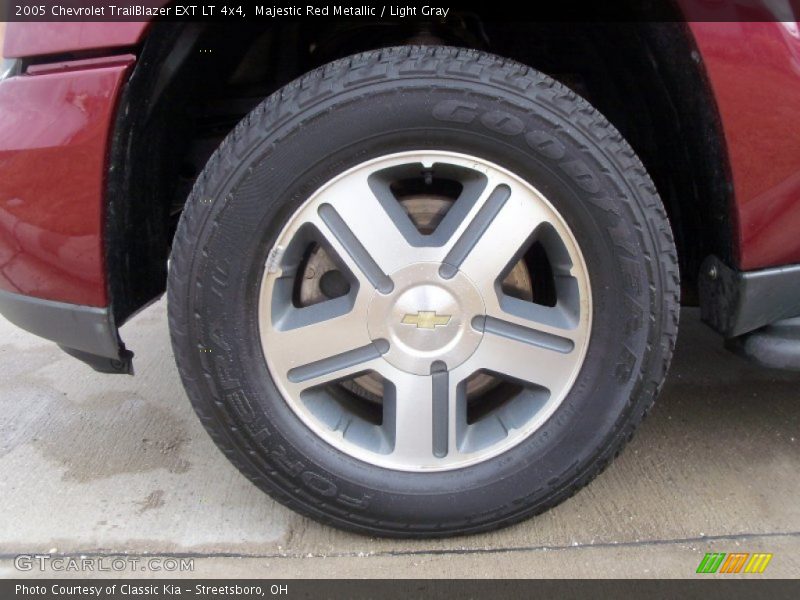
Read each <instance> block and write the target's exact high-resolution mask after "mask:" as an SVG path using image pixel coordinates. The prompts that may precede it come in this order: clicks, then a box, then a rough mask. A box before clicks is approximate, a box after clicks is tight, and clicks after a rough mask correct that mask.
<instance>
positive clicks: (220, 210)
mask: <svg viewBox="0 0 800 600" xmlns="http://www.w3.org/2000/svg"><path fill="white" fill-rule="evenodd" d="M679 4H680V6H682V7H683V8H684V9H685V10H687V11H689V9H694V8H696V7H698V6H699V7H700V9H702V8H703V7H705V8H706V9H707V10H708V11H711V12H708V13H706V14H702V13H701V14H700V15H699V17H698V18H696V19H694V20H692V19H690V18H688V17H691V16H692V15H691V14H689V15H688V17H685V18H683V19H675V20H674V21H673V22H662V23H617V24H610V23H609V24H603V23H593V24H578V23H562V24H541V23H524V22H505V23H501V22H497V21H495V20H491V19H484V18H482V15H481V14H478V13H475V12H470V13H465V12H461V13H458V12H455V11H453V12H451V14H450V15H449V16H448V17H447V18H446V19H441V18H431V19H429V20H427V21H426V20H414V21H407V20H403V19H396V20H393V21H391V22H381V21H379V20H377V19H363V20H360V21H331V20H325V21H316V20H314V19H308V20H305V21H304V20H280V19H260V20H238V21H234V24H226V23H225V22H208V23H204V22H186V23H178V22H171V21H166V20H165V21H158V22H150V23H145V22H117V23H108V22H105V23H102V22H92V23H89V22H86V23H77V22H62V23H45V22H27V23H21V22H17V23H12V24H8V25H7V26H6V27H5V32H4V44H3V62H2V68H1V69H0V80H1V82H0V312H1V313H2V314H3V315H4V316H5V317H6V318H7V319H8V320H10V321H12V322H13V323H16V324H17V325H18V326H20V327H22V328H24V329H27V330H28V331H31V332H33V333H35V334H37V335H39V336H42V337H45V338H48V339H50V340H53V341H54V342H56V343H57V344H58V345H59V346H61V348H63V350H64V351H65V352H67V353H69V354H71V355H72V356H74V357H76V358H77V359H79V360H82V361H84V362H85V363H88V364H89V365H91V367H93V368H94V369H96V370H98V371H101V372H104V373H132V372H133V367H132V360H133V354H132V353H131V352H130V351H129V350H127V349H126V348H125V344H124V343H123V340H122V338H121V337H120V333H119V328H120V326H121V325H122V324H123V323H125V322H126V321H127V320H128V319H130V318H131V316H132V315H134V314H135V313H136V312H137V311H138V310H140V309H141V308H142V307H144V306H146V305H147V304H148V303H150V302H152V301H153V300H154V299H156V298H158V297H159V296H161V294H163V293H164V292H165V290H166V294H167V298H168V308H169V329H170V332H171V335H172V344H173V348H174V353H175V358H176V361H177V366H178V370H179V371H180V375H181V377H182V379H183V383H184V385H185V387H186V392H187V394H188V396H189V398H190V399H191V401H192V403H193V404H194V408H195V410H196V411H197V413H198V414H199V416H200V418H201V420H202V422H203V424H204V425H205V427H206V428H207V429H208V431H209V432H210V434H211V435H212V437H213V438H214V440H215V442H216V443H217V444H218V445H219V447H220V448H221V449H222V450H223V452H225V454H226V455H227V456H228V458H229V459H230V460H231V461H232V462H233V463H234V464H235V465H236V466H237V467H238V468H239V469H240V470H241V471H242V472H243V473H244V474H245V475H246V476H247V477H248V478H250V479H251V480H252V481H253V482H255V483H256V485H258V486H259V487H260V488H262V489H263V490H264V491H266V492H267V493H269V494H270V495H272V496H273V497H274V498H275V499H277V500H278V501H280V502H282V503H284V504H286V505H287V506H289V507H291V508H293V509H295V510H297V511H299V512H301V513H303V514H305V515H308V516H311V517H313V518H315V519H318V520H320V521H323V522H325V523H329V524H332V525H336V526H339V527H344V528H349V529H352V530H356V531H360V532H363V533H367V534H371V535H389V536H409V537H423V536H437V535H449V534H460V533H469V532H476V531H484V530H488V529H492V528H495V527H499V526H502V525H506V524H510V523H514V522H516V521H519V520H521V519H524V518H526V517H528V516H530V515H532V514H535V513H539V512H542V511H543V510H546V509H547V508H549V507H552V506H554V505H555V504H557V503H559V502H561V501H563V500H564V499H565V498H567V497H569V496H570V495H572V494H574V493H575V492H576V490H578V489H580V488H581V487H582V486H584V485H586V484H587V483H588V482H589V481H591V480H592V478H593V477H595V476H596V475H597V474H598V473H599V472H600V471H602V469H603V468H604V467H605V466H606V465H607V464H608V463H609V461H611V460H612V459H613V458H614V457H615V456H616V455H617V454H618V453H619V452H620V450H621V449H622V447H623V446H624V444H625V442H626V441H627V440H628V439H630V437H631V435H632V433H633V431H634V429H635V428H636V427H637V425H638V424H639V423H640V422H641V421H642V419H643V418H644V417H645V415H646V414H647V412H648V410H649V409H650V407H651V406H652V404H653V400H654V399H655V397H656V396H657V394H658V392H659V389H660V387H661V385H662V383H663V381H664V377H665V375H666V372H667V368H668V366H669V362H670V355H671V354H672V350H673V348H674V345H675V339H676V336H677V333H678V311H679V306H680V305H681V303H683V304H688V305H697V304H699V306H700V310H701V315H702V318H703V319H704V321H705V322H706V323H708V325H709V326H711V327H712V328H714V329H715V330H716V331H718V332H719V334H720V335H721V336H722V338H724V339H725V341H726V344H727V345H728V347H730V348H731V349H734V350H736V351H737V352H739V353H741V354H743V355H745V356H747V357H749V358H751V359H753V360H755V361H757V362H758V363H760V364H762V365H764V366H766V367H781V368H795V369H800V318H798V315H800V25H799V24H798V23H797V22H796V21H797V19H796V16H795V13H793V12H792V11H791V6H792V5H791V3H790V2H785V3H783V2H781V1H770V2H766V1H764V2H763V3H762V2H760V1H759V0H755V1H754V2H750V3H749V4H750V8H749V9H748V10H749V12H747V14H746V15H745V16H746V17H747V18H748V20H747V21H743V20H737V13H736V12H735V10H736V7H735V5H734V3H732V2H712V3H691V2H689V1H688V0H686V1H683V2H680V3H679ZM689 5H691V6H689ZM687 6H688V7H689V8H687ZM713 11H718V12H713ZM719 11H722V12H721V13H720V12H719ZM725 11H728V12H725ZM781 11H782V12H781ZM717 17H719V18H717ZM714 21H715V22H714ZM165 326H166V324H165Z"/></svg>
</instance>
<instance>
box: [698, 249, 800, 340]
mask: <svg viewBox="0 0 800 600" xmlns="http://www.w3.org/2000/svg"><path fill="white" fill-rule="evenodd" d="M699 283H700V286H699V291H700V317H701V318H702V320H703V321H704V322H705V323H707V324H708V325H710V326H711V327H712V328H713V329H715V330H716V331H718V332H719V333H721V334H722V335H723V336H725V337H726V338H732V337H736V336H739V335H742V334H745V333H748V332H750V331H754V330H756V329H759V328H761V327H764V326H766V325H770V324H772V323H776V322H778V321H782V320H784V319H790V318H792V317H797V316H800V265H788V266H784V267H775V268H771V269H760V270H758V271H737V270H735V269H732V268H731V267H729V266H728V265H726V264H725V263H723V262H722V261H721V260H720V259H719V258H717V257H716V256H709V257H708V258H706V259H705V260H704V261H703V264H702V266H701V268H700V277H699Z"/></svg>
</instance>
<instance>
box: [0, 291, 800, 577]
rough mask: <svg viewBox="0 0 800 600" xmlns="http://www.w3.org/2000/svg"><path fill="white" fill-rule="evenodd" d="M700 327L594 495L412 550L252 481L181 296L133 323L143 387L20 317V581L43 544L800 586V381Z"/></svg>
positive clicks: (0, 381) (11, 529)
mask: <svg viewBox="0 0 800 600" xmlns="http://www.w3.org/2000/svg"><path fill="white" fill-rule="evenodd" d="M681 329H682V330H681V336H680V340H679V344H678V351H677V355H676V357H675V361H674V363H673V368H672V371H671V374H670V378H669V382H668V384H667V386H666V389H665V391H664V393H663V394H662V396H661V398H660V400H659V402H658V404H657V406H656V408H655V409H654V411H653V413H652V415H651V417H650V418H649V419H648V420H647V422H646V423H645V424H644V425H643V426H642V428H641V430H640V431H639V432H638V434H637V436H636V438H635V439H634V441H633V442H632V443H631V444H630V445H629V446H628V448H627V449H626V450H625V452H624V453H623V455H622V456H621V457H620V458H619V460H617V461H616V462H615V463H614V464H613V465H612V466H611V467H610V468H609V469H608V470H607V471H606V472H605V473H603V474H602V475H601V476H600V477H599V478H598V479H597V480H596V481H595V482H594V483H592V484H591V485H590V486H589V487H588V488H586V489H585V490H583V491H582V492H580V493H579V494H577V495H576V496H575V497H574V498H572V499H571V500H569V501H567V502H565V503H564V504H562V505H561V506H559V507H557V508H556V509H554V510H552V511H550V512H549V513H547V514H545V515H542V516H540V517H537V518H534V519H532V520H529V521H527V522H525V523H522V524H520V525H517V526H515V527H512V528H510V529H506V530H503V531H500V532H496V533H491V534H485V535H479V536H472V537H466V538H454V539H448V540H439V541H432V542H411V541H393V540H380V539H369V538H365V537H360V536H357V535H352V534H346V533H342V532H340V531H337V530H334V529H330V528H328V527H324V526H321V525H318V524H316V523H314V522H312V521H309V520H308V519H305V518H303V517H300V516H298V515H296V514H294V513H292V512H291V511H289V510H287V509H285V508H283V507H282V506H280V505H278V504H276V503H275V502H273V501H272V500H270V499H269V498H268V497H266V496H264V495H263V494H262V493H261V492H259V491H258V490H257V489H256V488H255V487H253V486H252V485H251V484H250V483H249V482H248V481H247V480H245V478H244V477H242V476H241V475H239V473H238V471H236V469H235V468H233V467H232V466H231V465H229V464H228V462H227V461H226V460H225V459H224V458H223V456H222V454H221V453H220V452H218V451H217V449H216V447H215V446H214V445H213V443H212V442H211V441H210V439H209V438H208V437H207V436H206V434H205V432H204V431H203V429H202V428H201V426H200V424H199V422H198V421H197V419H196V418H195V416H194V414H193V412H192V410H191V408H190V406H189V403H188V401H187V399H186V397H185V395H184V392H183V390H182V388H181V385H180V382H179V379H178V375H177V372H176V370H175V367H174V365H173V360H172V353H171V351H170V345H169V339H168V334H167V328H166V316H165V303H164V302H163V301H161V302H159V303H157V304H155V305H154V306H152V307H150V308H148V309H147V310H146V311H144V312H143V313H142V314H140V315H138V316H137V317H136V318H135V319H134V320H133V321H132V322H131V323H130V324H128V325H126V326H125V327H124V328H123V337H124V338H125V340H126V342H127V344H128V347H130V348H131V349H132V350H134V352H136V362H135V364H136V370H137V375H136V376H135V377H127V376H108V375H100V374H97V373H94V372H93V371H91V370H90V369H89V368H88V367H86V366H84V365H82V364H80V363H78V362H76V361H74V360H73V359H71V358H69V357H67V356H66V355H64V354H62V353H61V352H60V351H59V350H58V349H57V348H56V347H55V346H54V345H53V344H51V343H48V342H45V341H43V340H40V339H38V338H36V337H33V336H31V335H29V334H27V333H24V332H22V331H20V330H17V329H16V328H14V327H13V326H11V325H10V324H9V323H7V322H6V321H4V320H2V319H0V508H1V509H2V518H0V577H10V576H36V575H41V573H38V572H36V571H31V572H27V573H21V572H18V571H16V570H15V569H14V567H13V558H14V556H16V555H17V554H19V553H43V552H44V553H47V552H50V553H52V554H65V555H71V556H79V555H86V556H90V557H91V556H94V557H106V556H110V555H116V554H126V555H129V556H134V557H136V556H149V555H172V556H176V555H181V556H189V557H191V558H193V559H194V572H193V573H191V575H194V576H198V577H223V576H230V577H236V576H242V577H244V576H258V577H337V576H345V577H375V576H378V577H569V576H571V577H694V576H695V574H694V571H695V569H696V567H697V565H698V563H699V561H700V559H701V558H702V557H703V554H704V553H705V552H710V551H714V552H771V553H773V554H774V558H773V559H772V562H771V563H770V565H769V567H768V568H767V570H766V572H765V573H764V576H772V577H797V576H800V502H798V498H800V385H798V384H799V383H800V376H798V375H797V374H794V375H793V374H786V373H780V372H772V371H766V370H760V369H758V368H756V367H754V366H751V365H749V364H748V363H746V362H744V361H743V360H741V359H739V358H737V357H735V356H733V355H730V354H728V353H727V352H725V351H724V350H723V349H722V347H721V343H720V340H719V339H718V338H717V337H715V336H714V335H713V334H712V333H711V332H710V331H708V330H707V329H706V328H705V327H704V326H702V325H700V324H699V322H698V319H697V313H696V312H695V311H684V314H683V322H682V327H681ZM45 574H46V575H51V576H52V575H54V573H45ZM121 574H123V575H124V574H130V573H128V572H123V573H121ZM137 574H139V575H144V576H147V575H152V576H158V575H163V573H152V572H147V573H137ZM55 575H59V576H60V575H80V574H79V573H63V574H61V573H57V574H55ZM105 575H106V576H108V575H109V573H106V574H105ZM706 577H727V576H722V575H716V576H706ZM748 577H753V576H752V575H750V576H748Z"/></svg>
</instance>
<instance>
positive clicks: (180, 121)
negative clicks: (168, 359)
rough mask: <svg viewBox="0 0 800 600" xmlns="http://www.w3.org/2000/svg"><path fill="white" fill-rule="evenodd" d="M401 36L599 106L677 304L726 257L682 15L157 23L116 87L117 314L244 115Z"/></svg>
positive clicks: (717, 144)
mask: <svg viewBox="0 0 800 600" xmlns="http://www.w3.org/2000/svg"><path fill="white" fill-rule="evenodd" d="M400 44H447V45H456V46H462V47H472V48H476V49H481V50H486V51H489V52H493V53H495V54H498V55H500V56H503V57H507V58H511V59H515V60H518V61H519V62H522V63H523V64H527V65H529V66H532V67H534V68H536V69H538V70H540V71H543V72H545V73H547V74H549V75H551V76H552V77H554V78H555V79H557V80H560V81H562V82H563V83H565V84H566V85H568V86H569V87H571V88H572V89H574V90H575V91H576V92H578V93H579V94H581V95H583V96H584V97H585V98H586V99H587V100H589V102H591V103H592V104H593V105H594V106H595V107H597V108H598V109H599V110H600V111H601V112H603V113H604V114H605V115H606V117H607V118H608V119H609V120H610V121H611V122H612V123H613V124H614V125H615V126H616V127H617V128H618V129H619V130H620V132H621V133H622V134H623V135H624V136H625V137H626V139H627V140H628V141H629V142H630V144H631V145H632V146H633V148H634V150H635V151H636V152H637V154H638V155H639V156H640V158H641V159H642V161H643V162H644V164H645V166H646V168H647V169H648V171H649V173H650V175H651V176H652V178H653V180H654V182H655V184H656V188H657V189H658V191H659V193H660V195H661V197H662V199H663V200H664V202H665V205H666V207H667V212H668V215H669V218H670V222H671V224H672V227H673V231H674V234H675V238H676V242H677V245H678V253H679V257H680V267H681V271H682V279H683V282H684V289H683V297H684V302H686V303H694V302H695V299H696V280H697V271H698V268H699V265H700V262H701V261H702V259H703V258H704V257H705V256H707V255H709V254H716V255H718V256H720V257H721V258H722V259H723V260H725V261H726V262H728V263H729V264H732V262H731V259H732V255H733V240H732V224H731V222H730V219H731V216H730V215H731V214H732V212H731V210H730V206H731V202H732V191H731V186H730V176H729V173H728V167H727V164H728V163H727V156H726V154H725V147H724V143H723V138H722V134H721V125H720V123H719V118H718V115H717V111H716V106H715V103H714V100H713V96H712V95H711V92H710V88H709V86H708V83H707V81H706V80H705V75H704V72H703V69H702V65H701V64H700V57H699V54H698V53H697V51H696V50H695V48H694V46H693V41H692V38H691V35H690V34H689V32H688V30H687V29H686V27H685V25H684V24H681V23H657V24H656V23H654V24H646V23H628V24H625V23H621V24H620V23H617V24H591V25H582V24H576V23H566V24H557V25H554V24H547V25H545V24H532V23H518V24H514V23H492V22H488V21H487V22H484V21H482V20H481V19H480V18H479V17H477V16H475V15H469V16H465V17H463V18H459V19H453V20H452V21H450V22H449V23H448V25H447V26H446V27H445V26H443V25H441V24H434V23H430V24H424V23H423V24H420V23H412V24H409V25H398V24H375V23H372V24H367V25H357V24H353V23H348V24H341V25H339V24H336V25H333V26H331V25H330V24H328V25H326V26H325V27H319V28H315V27H308V26H307V25H304V26H302V27H301V26H299V25H298V24H292V23H287V24H282V25H280V26H265V25H261V24H257V25H248V26H245V27H242V26H241V25H239V26H228V25H223V24H212V25H202V24H198V23H188V24H176V23H157V24H154V25H153V27H152V29H151V32H150V33H149V35H148V37H147V38H146V41H145V43H144V46H143V48H142V49H141V52H140V55H139V60H138V61H137V64H136V67H135V69H134V72H133V74H132V76H131V79H130V81H129V83H128V85H127V86H126V88H125V91H124V93H123V97H122V99H121V102H120V107H119V110H118V117H117V122H116V125H115V130H114V131H115V133H114V137H113V139H112V146H111V156H110V165H111V167H110V169H109V179H108V192H109V195H108V198H109V200H108V209H107V212H106V215H107V216H106V231H105V233H106V235H105V239H106V249H107V255H106V264H107V272H108V273H109V286H110V294H111V298H112V302H113V309H114V316H115V319H116V322H117V323H118V324H121V323H123V322H124V321H125V320H126V319H128V318H129V317H130V316H131V315H132V314H133V313H134V312H135V311H136V310H138V309H139V308H141V307H142V306H144V305H146V304H147V303H148V302H149V301H151V300H152V299H154V298H156V297H158V296H159V295H160V294H161V293H162V292H163V290H164V287H165V282H166V269H167V257H168V254H169V247H170V244H171V240H172V236H173V234H174V231H175V227H176V225H177V220H178V217H179V215H180V212H181V210H182V207H183V203H184V202H185V200H186V197H187V196H188V194H189V191H190V190H191V187H192V185H193V183H194V180H195V178H196V177H197V175H198V174H199V172H200V171H201V170H202V168H203V166H204V164H205V162H206V161H207V160H208V158H209V156H210V155H211V153H212V152H213V151H214V149H215V148H216V147H217V145H218V144H219V143H220V142H221V140H222V139H223V138H224V137H225V136H226V135H227V133H228V132H229V131H230V130H231V129H232V128H233V127H234V126H235V124H236V123H237V122H238V121H239V120H240V119H241V118H242V117H243V116H244V115H246V114H247V113H248V112H249V111H250V110H251V109H252V108H254V107H255V106H256V105H257V104H258V103H259V102H261V101H262V100H263V99H264V98H266V97H267V96H268V95H270V94H271V93H272V92H274V91H275V90H277V89H279V88H280V87H281V86H283V85H285V84H286V83H288V82H289V81H291V80H293V79H294V78H296V77H298V76H299V75H302V74H303V73H305V72H307V71H309V70H311V69H313V68H315V67H317V66H320V65H322V64H325V63H327V62H329V61H331V60H334V59H336V58H341V57H343V56H347V55H349V54H353V53H356V52H359V51H364V50H369V49H374V48H379V47H385V46H392V45H400Z"/></svg>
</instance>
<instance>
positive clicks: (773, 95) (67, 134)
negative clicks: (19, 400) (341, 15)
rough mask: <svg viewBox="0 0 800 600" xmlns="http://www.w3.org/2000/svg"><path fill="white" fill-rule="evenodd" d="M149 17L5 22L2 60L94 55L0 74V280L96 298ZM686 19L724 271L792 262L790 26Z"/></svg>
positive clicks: (798, 46)
mask: <svg viewBox="0 0 800 600" xmlns="http://www.w3.org/2000/svg"><path fill="white" fill-rule="evenodd" d="M684 4H685V5H687V4H688V3H686V2H684ZM687 13H689V14H687V16H688V17H689V18H691V11H690V10H688V9H687ZM148 26H149V25H148V23H140V22H134V23H130V22H126V23H13V24H9V25H8V26H7V32H6V35H5V45H4V49H3V55H4V56H5V57H6V58H31V57H41V56H63V55H64V54H65V53H76V52H87V51H91V53H92V54H93V55H94V56H96V57H94V58H85V59H80V60H66V61H64V60H57V61H56V62H46V61H45V62H42V61H38V60H37V61H35V62H34V63H33V64H31V65H30V66H29V67H28V68H27V69H26V70H25V71H24V72H23V73H19V74H17V75H16V76H13V77H10V78H7V79H5V80H3V81H2V82H0V290H5V291H7V292H11V293H14V294H20V295H24V296H29V297H34V298H39V299H43V300H48V301H57V302H62V303H69V304H75V305H81V306H87V307H107V306H108V305H109V292H108V289H109V286H108V282H107V276H108V274H107V272H106V265H105V264H104V256H105V254H104V241H105V240H104V216H105V211H106V207H107V197H106V179H107V175H108V173H109V169H113V168H117V166H116V165H113V164H109V152H110V150H109V148H110V140H111V136H112V135H113V125H114V120H115V117H116V112H117V105H118V101H119V98H120V92H121V89H122V88H123V86H124V85H125V83H126V80H127V78H128V77H129V74H130V72H131V68H132V66H133V65H134V64H135V62H136V60H137V57H136V55H135V49H136V48H137V47H138V45H139V44H141V42H142V40H143V39H144V38H145V37H146V35H147V32H148ZM688 27H689V30H690V32H691V36H692V38H693V42H694V44H695V46H696V51H697V53H698V57H697V58H698V60H699V62H700V63H701V64H702V66H703V68H704V70H705V73H706V75H707V77H708V80H709V82H710V87H711V91H712V93H713V98H714V101H715V103H716V108H717V110H718V114H719V119H720V122H721V130H722V132H723V134H724V146H725V149H726V150H727V156H728V161H729V164H728V165H725V168H726V169H727V170H728V172H729V173H730V176H731V181H732V186H733V194H732V197H733V203H732V204H731V205H730V207H729V210H730V220H731V223H732V224H733V230H732V231H731V239H732V242H733V261H734V262H735V264H733V265H731V267H734V268H736V269H739V270H741V271H753V270H758V269H763V268H767V267H775V266H781V265H789V264H795V263H800V234H798V232H800V118H798V115H800V34H799V33H798V28H800V25H799V24H798V23H797V22H782V21H779V20H775V19H771V20H764V21H757V22H736V21H731V22H705V21H696V22H689V23H688ZM98 55H100V56H98ZM767 106H768V107H770V108H769V109H765V107H767Z"/></svg>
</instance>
